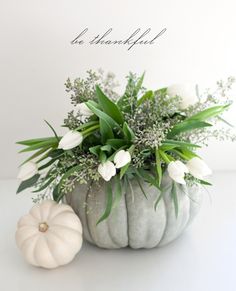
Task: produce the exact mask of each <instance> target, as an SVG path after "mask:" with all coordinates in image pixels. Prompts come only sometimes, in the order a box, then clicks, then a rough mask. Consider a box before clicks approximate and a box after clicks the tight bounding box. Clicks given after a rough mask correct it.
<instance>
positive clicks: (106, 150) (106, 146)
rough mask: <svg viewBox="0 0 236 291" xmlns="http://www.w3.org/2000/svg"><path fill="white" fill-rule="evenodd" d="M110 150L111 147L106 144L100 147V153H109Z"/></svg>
mask: <svg viewBox="0 0 236 291" xmlns="http://www.w3.org/2000/svg"><path fill="white" fill-rule="evenodd" d="M111 149H112V147H111V145H109V144H106V145H104V146H102V147H101V151H103V152H110V151H111Z"/></svg>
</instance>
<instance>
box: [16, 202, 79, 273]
mask: <svg viewBox="0 0 236 291" xmlns="http://www.w3.org/2000/svg"><path fill="white" fill-rule="evenodd" d="M16 243H17V246H18V247H19V249H20V250H21V251H22V253H23V255H24V257H25V259H26V261H27V262H29V263H30V264H32V265H34V266H38V267H43V268H48V269H52V268H56V267H58V266H61V265H65V264H68V263H69V262H70V261H72V260H73V258H74V257H75V255H76V254H77V252H78V251H79V250H80V248H81V246H82V225H81V222H80V220H79V218H78V216H77V215H76V214H75V213H74V211H73V209H72V208H71V207H70V206H68V205H65V204H57V203H56V202H54V201H53V200H45V201H43V202H42V203H40V204H36V205H35V206H33V207H32V209H31V210H30V212H29V214H27V215H25V216H23V217H22V218H21V219H20V220H19V222H18V225H17V231H16Z"/></svg>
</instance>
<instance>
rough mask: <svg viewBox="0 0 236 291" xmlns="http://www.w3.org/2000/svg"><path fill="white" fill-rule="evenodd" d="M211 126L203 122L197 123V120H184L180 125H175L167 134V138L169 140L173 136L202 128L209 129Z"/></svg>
mask: <svg viewBox="0 0 236 291" xmlns="http://www.w3.org/2000/svg"><path fill="white" fill-rule="evenodd" d="M209 126H212V124H210V123H207V122H204V121H199V120H185V121H182V122H181V123H178V124H176V125H175V126H174V127H173V128H172V129H171V131H170V132H169V133H168V135H167V136H168V138H171V137H173V136H175V135H178V134H180V133H183V132H186V131H190V130H194V129H199V128H204V127H209Z"/></svg>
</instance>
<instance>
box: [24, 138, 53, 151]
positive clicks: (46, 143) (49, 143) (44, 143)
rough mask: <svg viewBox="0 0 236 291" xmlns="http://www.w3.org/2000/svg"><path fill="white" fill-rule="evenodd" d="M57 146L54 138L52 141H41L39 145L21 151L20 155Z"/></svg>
mask: <svg viewBox="0 0 236 291" xmlns="http://www.w3.org/2000/svg"><path fill="white" fill-rule="evenodd" d="M57 145H58V141H57V139H56V138H55V137H54V138H53V139H50V140H45V141H41V142H39V143H35V144H33V145H30V146H28V147H27V148H25V149H23V150H21V151H20V153H24V152H30V151H35V150H37V149H40V148H45V147H55V146H57Z"/></svg>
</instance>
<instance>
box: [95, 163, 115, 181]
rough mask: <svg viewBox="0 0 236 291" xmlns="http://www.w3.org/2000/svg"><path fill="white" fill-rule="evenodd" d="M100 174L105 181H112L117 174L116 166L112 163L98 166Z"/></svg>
mask: <svg viewBox="0 0 236 291" xmlns="http://www.w3.org/2000/svg"><path fill="white" fill-rule="evenodd" d="M98 173H99V174H100V175H101V176H102V178H103V179H104V180H105V181H110V180H111V177H113V176H115V174H116V168H115V165H114V164H113V163H112V162H110V161H106V162H105V163H102V164H100V165H99V166H98Z"/></svg>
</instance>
